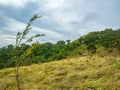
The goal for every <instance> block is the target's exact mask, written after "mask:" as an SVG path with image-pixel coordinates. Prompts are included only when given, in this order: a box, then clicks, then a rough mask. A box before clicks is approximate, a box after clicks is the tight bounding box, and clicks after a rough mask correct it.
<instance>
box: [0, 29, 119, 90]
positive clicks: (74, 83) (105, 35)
mask: <svg viewBox="0 0 120 90" xmlns="http://www.w3.org/2000/svg"><path fill="white" fill-rule="evenodd" d="M35 37H37V36H35ZM31 38H33V37H31ZM29 40H30V39H29ZM30 41H31V40H30ZM17 51H18V57H19V58H20V59H19V65H20V66H21V67H19V84H20V88H21V90H119V88H120V81H119V79H120V29H118V30H112V29H106V30H104V31H99V32H91V33H88V34H87V35H84V36H82V37H80V38H79V39H77V40H75V41H73V42H70V40H66V42H65V41H63V40H61V41H58V42H57V43H56V44H52V43H50V42H47V43H43V44H40V43H39V42H36V43H34V44H32V45H31V46H30V45H27V44H25V43H23V44H19V45H18V47H17ZM15 52H16V47H15V46H13V45H8V46H6V47H2V48H0V68H1V69H2V70H0V90H16V88H17V87H16V86H17V84H16V82H15V79H16V76H15V68H14V67H15V66H16V63H15V61H16V55H15ZM51 61H52V62H51ZM36 63H37V64H36ZM31 64H32V65H31ZM27 65H29V66H27ZM8 67H9V68H8ZM12 67H13V68H12ZM5 68H7V69H5Z"/></svg>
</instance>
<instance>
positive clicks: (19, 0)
mask: <svg viewBox="0 0 120 90" xmlns="http://www.w3.org/2000/svg"><path fill="white" fill-rule="evenodd" d="M28 2H35V0H0V5H6V6H13V7H16V8H19V7H21V8H23V7H24V6H25V5H26V4H27V3H28Z"/></svg>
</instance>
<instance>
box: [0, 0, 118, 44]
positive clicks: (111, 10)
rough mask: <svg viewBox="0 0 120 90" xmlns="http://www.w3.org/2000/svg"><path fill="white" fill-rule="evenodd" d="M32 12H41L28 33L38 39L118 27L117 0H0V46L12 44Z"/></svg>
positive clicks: (63, 36)
mask: <svg viewBox="0 0 120 90" xmlns="http://www.w3.org/2000/svg"><path fill="white" fill-rule="evenodd" d="M34 14H40V15H42V18H40V19H38V20H37V21H36V22H34V24H33V29H32V30H31V32H30V33H29V35H28V37H29V36H32V35H35V34H37V33H40V34H43V33H44V34H46V36H45V37H41V38H38V39H37V40H39V41H40V42H48V41H50V42H53V43H55V42H56V41H58V40H67V39H70V40H75V39H77V38H79V37H80V36H81V35H84V34H86V33H88V32H91V31H97V30H104V29H105V28H113V29H118V28H120V0H0V46H4V45H7V44H14V42H15V37H16V33H17V32H18V31H21V32H22V31H23V30H24V28H25V26H26V24H27V22H28V20H29V19H30V18H31V16H33V15H34Z"/></svg>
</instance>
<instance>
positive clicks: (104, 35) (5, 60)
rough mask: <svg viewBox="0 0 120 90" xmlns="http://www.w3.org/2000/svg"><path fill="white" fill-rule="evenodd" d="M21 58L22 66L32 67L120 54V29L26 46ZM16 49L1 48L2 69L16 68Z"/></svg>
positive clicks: (0, 60) (0, 63) (21, 47)
mask: <svg viewBox="0 0 120 90" xmlns="http://www.w3.org/2000/svg"><path fill="white" fill-rule="evenodd" d="M18 49H19V50H18V51H19V56H20V58H21V60H20V65H30V64H32V63H38V62H41V63H43V62H49V61H54V60H61V59H63V58H67V57H72V56H76V55H92V54H99V55H101V56H102V55H105V52H107V54H109V53H110V54H113V52H114V55H118V54H119V53H120V29H118V30H112V29H105V30H104V31H97V32H91V33H88V34H87V35H84V36H82V37H80V38H79V39H77V40H75V41H73V42H71V43H70V40H66V42H65V41H63V40H61V41H58V42H57V43H56V44H52V43H50V42H47V43H44V44H40V43H39V42H36V43H34V44H32V45H31V46H30V45H26V44H21V46H20V47H19V48H18ZM15 58H16V55H15V47H14V46H13V45H8V46H5V47H2V48H0V68H6V67H14V66H15Z"/></svg>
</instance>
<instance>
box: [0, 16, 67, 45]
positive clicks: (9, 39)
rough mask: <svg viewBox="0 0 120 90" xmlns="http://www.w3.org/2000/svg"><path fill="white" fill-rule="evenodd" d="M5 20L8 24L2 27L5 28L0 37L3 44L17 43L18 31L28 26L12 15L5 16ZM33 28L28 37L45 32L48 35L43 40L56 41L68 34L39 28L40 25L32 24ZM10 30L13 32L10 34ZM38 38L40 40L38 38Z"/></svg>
mask: <svg viewBox="0 0 120 90" xmlns="http://www.w3.org/2000/svg"><path fill="white" fill-rule="evenodd" d="M4 21H5V22H6V26H4V27H2V28H1V29H2V30H3V33H2V35H1V37H0V41H1V40H2V41H1V43H2V44H3V45H5V44H6V45H7V44H15V37H16V33H17V32H22V31H23V30H24V28H25V26H26V24H25V23H23V22H19V21H17V20H15V19H13V18H10V17H6V16H4ZM32 28H33V29H32V30H31V31H30V33H29V35H28V38H29V37H31V36H33V35H35V34H38V33H40V34H45V35H46V36H45V37H43V38H42V42H43V41H44V42H49V41H51V42H53V43H54V42H55V41H57V40H61V39H62V38H64V39H65V38H66V39H67V37H66V36H64V35H61V34H59V33H57V32H54V31H51V30H46V29H43V28H39V27H36V26H32ZM9 32H11V33H10V34H9ZM36 40H39V38H38V39H36ZM1 43H0V44H1Z"/></svg>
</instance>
